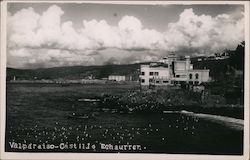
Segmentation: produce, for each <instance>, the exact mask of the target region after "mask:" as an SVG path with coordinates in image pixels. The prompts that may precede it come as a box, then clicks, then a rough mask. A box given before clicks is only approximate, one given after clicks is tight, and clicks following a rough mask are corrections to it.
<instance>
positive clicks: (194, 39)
mask: <svg viewBox="0 0 250 160" xmlns="http://www.w3.org/2000/svg"><path fill="white" fill-rule="evenodd" d="M165 40H166V41H167V43H166V44H167V48H169V49H170V50H172V51H177V52H180V51H181V52H185V51H191V52H199V53H207V54H211V53H214V52H218V51H221V50H223V49H226V48H227V49H234V48H235V47H236V45H237V44H238V43H239V42H241V41H243V40H244V19H243V16H241V18H240V19H233V18H232V17H231V16H230V15H228V14H222V15H218V16H216V17H211V16H209V15H200V16H198V15H195V13H194V12H193V9H185V10H184V11H183V12H182V13H181V14H180V17H179V20H178V21H177V22H175V23H170V24H169V25H168V30H167V32H166V33H165Z"/></svg>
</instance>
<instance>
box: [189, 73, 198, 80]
mask: <svg viewBox="0 0 250 160" xmlns="http://www.w3.org/2000/svg"><path fill="white" fill-rule="evenodd" d="M189 79H193V74H191V73H190V74H189ZM195 79H199V74H198V73H196V74H195Z"/></svg>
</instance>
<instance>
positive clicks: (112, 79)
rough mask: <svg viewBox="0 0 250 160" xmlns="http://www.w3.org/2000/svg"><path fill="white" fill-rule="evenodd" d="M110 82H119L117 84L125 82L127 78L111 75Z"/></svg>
mask: <svg viewBox="0 0 250 160" xmlns="http://www.w3.org/2000/svg"><path fill="white" fill-rule="evenodd" d="M108 80H109V81H117V82H120V81H125V80H126V76H124V75H110V76H109V77H108Z"/></svg>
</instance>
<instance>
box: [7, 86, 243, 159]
mask: <svg viewBox="0 0 250 160" xmlns="http://www.w3.org/2000/svg"><path fill="white" fill-rule="evenodd" d="M134 89H137V88H135V87H134V86H130V85H117V86H115V85H71V86H66V87H61V86H60V85H58V84H8V85H7V121H6V124H7V125H6V126H7V129H6V145H5V150H6V151H7V152H88V153H90V152H126V153H132V152H136V153H178V154H181V153H183V154H189V153H195V154H230V155H231V154H235V155H240V154H242V153H243V131H237V130H232V129H230V128H227V127H225V126H221V125H220V124H216V123H212V122H209V121H205V120H202V119H198V118H194V117H188V116H184V115H182V114H178V113H174V114H173V113H172V114H163V113H150V114H149V113H147V114H146V113H144V114H127V113H119V112H115V113H113V112H112V111H105V110H102V106H99V105H98V102H82V101H78V99H80V98H96V97H100V96H101V95H102V94H103V93H109V94H122V93H124V92H126V91H128V90H134ZM72 113H77V114H81V115H92V114H93V113H94V117H92V116H90V118H89V119H81V118H70V117H69V115H72ZM12 142H16V143H21V144H22V145H23V144H27V145H28V144H36V145H39V144H41V145H42V144H45V145H46V144H50V145H51V144H53V145H55V146H59V148H54V149H48V148H42V149H38V148H33V149H25V150H24V149H23V148H22V149H18V148H11V144H14V143H12ZM66 143H68V144H69V145H70V144H72V146H71V147H72V148H70V147H69V148H67V146H66ZM60 144H61V147H62V148H60ZM74 144H75V145H77V147H76V148H74ZM101 144H110V145H112V146H113V150H112V148H111V149H108V150H106V149H107V148H102V147H103V146H102V145H101ZM79 145H81V148H80V147H79ZM115 145H117V146H118V145H122V146H123V148H120V149H119V150H115V149H114V146H115ZM126 145H127V148H126V150H125V147H124V146H126ZM128 145H135V146H137V147H135V150H134V149H133V148H130V150H129V149H128ZM65 146H66V147H65ZM89 146H90V147H89ZM92 146H94V147H92ZM12 147H13V146H12ZM83 147H85V148H84V149H83ZM88 147H89V148H88Z"/></svg>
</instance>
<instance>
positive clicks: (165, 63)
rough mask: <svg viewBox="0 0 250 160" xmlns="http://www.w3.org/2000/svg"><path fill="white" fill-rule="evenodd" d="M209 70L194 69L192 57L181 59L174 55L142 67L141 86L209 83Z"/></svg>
mask: <svg viewBox="0 0 250 160" xmlns="http://www.w3.org/2000/svg"><path fill="white" fill-rule="evenodd" d="M209 80H210V78H209V70H208V69H193V64H191V61H190V57H189V56H186V57H185V58H180V57H177V56H175V55H174V54H171V55H169V56H168V57H164V58H163V59H161V60H160V61H158V62H155V63H151V64H149V65H141V74H140V83H141V86H150V85H155V86H157V85H159V86H161V85H176V84H194V85H199V84H201V83H202V82H208V81H209Z"/></svg>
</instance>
